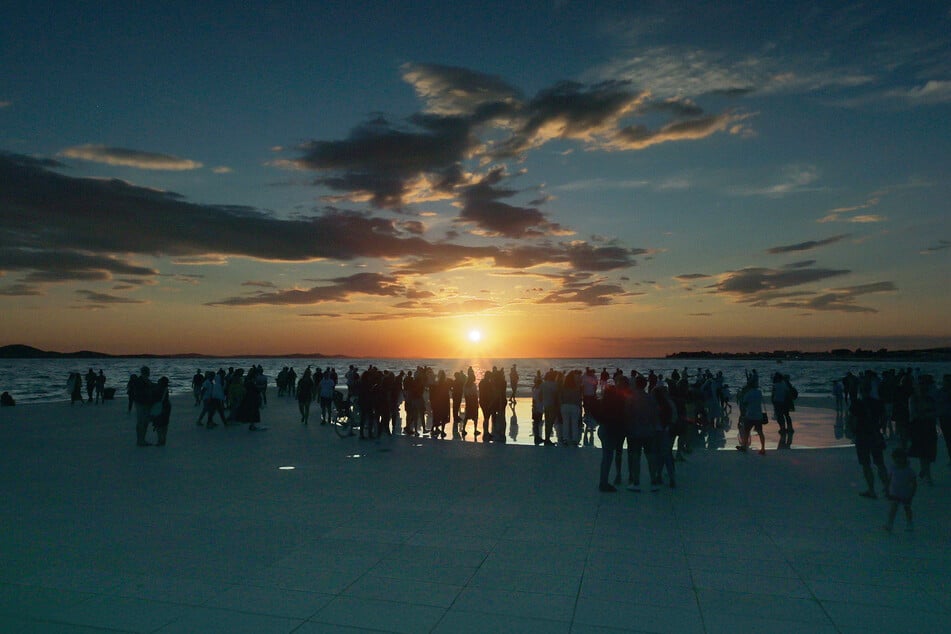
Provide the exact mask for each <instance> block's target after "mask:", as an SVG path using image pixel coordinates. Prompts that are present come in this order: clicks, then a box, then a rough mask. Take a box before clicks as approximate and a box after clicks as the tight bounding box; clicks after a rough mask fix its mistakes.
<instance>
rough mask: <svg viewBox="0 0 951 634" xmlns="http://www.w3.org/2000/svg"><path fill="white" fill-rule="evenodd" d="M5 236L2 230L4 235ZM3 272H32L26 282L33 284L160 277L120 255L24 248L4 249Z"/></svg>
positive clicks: (0, 256)
mask: <svg viewBox="0 0 951 634" xmlns="http://www.w3.org/2000/svg"><path fill="white" fill-rule="evenodd" d="M3 233H4V230H3V229H2V228H0V235H3ZM0 271H21V272H28V273H26V277H24V278H23V279H24V281H29V282H31V283H57V282H68V281H75V280H88V281H92V280H108V279H111V278H112V276H113V275H114V274H115V275H136V276H145V277H151V276H155V275H157V274H158V271H157V270H156V269H153V268H151V267H147V266H140V265H137V264H134V263H132V262H129V261H127V260H124V259H122V258H120V257H117V256H111V255H96V254H92V253H88V252H83V251H75V250H69V249H41V248H35V247H23V246H21V247H3V248H0Z"/></svg>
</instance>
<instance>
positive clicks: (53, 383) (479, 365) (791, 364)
mask: <svg viewBox="0 0 951 634" xmlns="http://www.w3.org/2000/svg"><path fill="white" fill-rule="evenodd" d="M351 365H353V366H356V367H357V369H359V370H361V371H362V370H365V369H366V368H367V367H369V366H371V365H373V366H375V367H377V368H379V369H380V370H392V371H394V372H397V373H398V372H399V371H401V370H415V369H416V368H417V367H419V366H428V367H431V368H433V369H434V370H435V371H439V370H445V371H446V373H447V374H448V375H451V374H452V373H454V372H456V371H457V370H462V371H466V370H468V368H469V367H472V369H473V370H474V371H475V373H476V375H477V376H479V377H481V376H482V373H483V372H484V371H485V370H490V369H492V368H493V367H499V368H504V369H505V371H506V377H508V370H509V369H510V368H511V367H512V366H513V365H515V366H516V367H517V369H518V373H519V376H520V377H521V380H520V384H521V385H522V386H524V387H523V389H524V390H526V391H525V392H523V393H527V386H529V385H531V381H532V377H533V376H534V375H535V373H536V372H541V373H542V374H544V373H545V372H547V371H548V370H549V369H555V370H560V371H568V370H575V369H584V368H587V367H591V368H595V369H596V370H597V371H599V372H600V371H601V370H602V369H603V368H607V369H608V371H609V372H611V373H613V372H614V371H615V369H617V368H620V369H621V370H623V371H624V373H625V374H630V371H631V370H637V371H638V372H641V373H644V374H646V373H647V372H649V371H651V370H653V371H654V372H655V373H657V374H660V375H662V376H665V377H666V376H669V375H670V374H671V373H672V372H673V371H674V370H677V371H678V372H680V373H683V372H684V370H686V371H687V373H688V374H689V375H690V376H694V375H696V374H697V373H698V372H701V371H706V370H709V371H711V372H713V373H716V372H723V375H724V377H725V381H726V383H727V384H728V385H729V386H731V387H732V388H733V391H734V393H735V392H736V390H737V389H738V388H740V387H742V385H743V384H744V383H745V381H746V373H747V372H749V371H752V370H756V371H757V373H758V374H759V376H760V377H761V378H765V377H771V376H772V375H773V374H774V373H775V372H781V373H783V374H786V375H789V377H790V380H791V382H792V383H793V385H795V386H796V389H797V390H798V391H799V394H800V395H801V396H828V395H830V394H831V393H832V382H833V381H834V380H835V379H838V378H842V377H843V376H845V374H846V373H847V372H849V371H851V372H852V373H853V374H858V373H860V372H864V371H865V370H868V369H871V370H875V371H876V372H878V373H881V372H883V371H884V370H887V369H901V368H908V367H910V368H912V369H913V370H914V371H916V372H920V373H922V374H931V375H932V376H934V377H935V379H936V380H937V381H939V382H940V380H941V377H942V376H943V375H945V374H949V373H951V362H946V361H927V362H926V361H920V362H913V363H901V362H898V361H890V360H885V361H882V360H847V361H846V360H783V361H782V362H777V361H776V360H757V361H751V360H733V359H693V360H691V359H622V358H589V359H584V358H580V359H527V358H522V359H504V358H499V359H368V358H359V359H357V358H353V359H349V358H315V359H307V358H297V357H295V358H275V357H262V358H256V357H241V358H237V357H236V358H219V357H213V358H212V357H209V358H195V357H189V358H154V357H153V358H143V359H136V358H102V359H62V358H61V359H0V392H9V393H10V395H11V396H12V397H13V398H14V400H15V401H16V402H17V403H18V404H19V403H56V402H62V401H68V400H69V394H68V393H67V390H66V382H67V379H68V377H69V374H70V373H71V372H78V373H80V374H83V375H85V374H86V373H87V372H88V371H89V369H90V368H92V370H93V371H94V372H96V373H97V374H98V372H99V371H100V370H102V371H103V373H104V374H105V375H106V387H113V388H115V389H116V397H117V398H124V397H125V394H126V384H127V383H128V380H129V376H130V375H131V374H133V373H137V372H138V371H139V369H140V368H141V367H142V366H148V367H149V369H150V371H151V376H152V379H153V380H157V379H158V378H159V377H162V376H166V377H168V379H169V387H170V390H171V392H172V393H178V394H184V393H190V392H191V381H192V377H193V376H194V375H195V372H196V371H199V370H200V371H202V372H205V371H208V370H214V371H217V370H218V369H220V368H223V369H224V370H226V371H227V370H228V368H245V369H247V368H250V367H251V366H261V367H263V368H264V374H265V376H267V377H268V378H269V379H270V382H269V385H271V386H274V379H275V378H276V377H277V374H278V373H279V372H280V371H281V369H282V368H285V367H290V368H294V370H295V372H296V373H297V375H298V376H300V375H301V374H303V371H304V369H305V368H307V367H308V366H309V367H311V368H318V367H320V368H334V369H335V370H336V371H337V374H338V375H339V376H340V380H341V381H343V375H344V374H345V373H346V371H347V369H348V368H349V367H350V366H351Z"/></svg>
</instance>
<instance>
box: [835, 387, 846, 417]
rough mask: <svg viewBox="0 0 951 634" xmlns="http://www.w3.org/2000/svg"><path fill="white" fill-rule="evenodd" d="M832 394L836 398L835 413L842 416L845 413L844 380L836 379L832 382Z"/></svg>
mask: <svg viewBox="0 0 951 634" xmlns="http://www.w3.org/2000/svg"><path fill="white" fill-rule="evenodd" d="M832 396H833V397H834V398H835V415H836V417H838V416H842V415H843V414H844V413H845V391H844V390H843V389H842V381H840V380H838V379H836V380H834V381H833V382H832Z"/></svg>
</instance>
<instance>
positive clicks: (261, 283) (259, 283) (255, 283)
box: [241, 280, 277, 288]
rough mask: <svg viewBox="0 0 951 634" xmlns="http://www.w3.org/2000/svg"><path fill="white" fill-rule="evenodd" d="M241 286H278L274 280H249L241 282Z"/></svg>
mask: <svg viewBox="0 0 951 634" xmlns="http://www.w3.org/2000/svg"><path fill="white" fill-rule="evenodd" d="M241 286H253V287H255V288H277V286H276V285H275V284H274V282H266V281H262V280H248V281H246V282H241Z"/></svg>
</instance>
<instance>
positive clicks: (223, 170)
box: [211, 165, 233, 174]
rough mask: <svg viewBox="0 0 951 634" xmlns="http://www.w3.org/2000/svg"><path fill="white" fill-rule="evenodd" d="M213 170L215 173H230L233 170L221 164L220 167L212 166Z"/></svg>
mask: <svg viewBox="0 0 951 634" xmlns="http://www.w3.org/2000/svg"><path fill="white" fill-rule="evenodd" d="M211 171H212V172H214V173H215V174H230V173H231V172H232V171H233V170H232V169H231V168H230V167H228V166H226V165H219V166H218V167H213V168H211Z"/></svg>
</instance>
